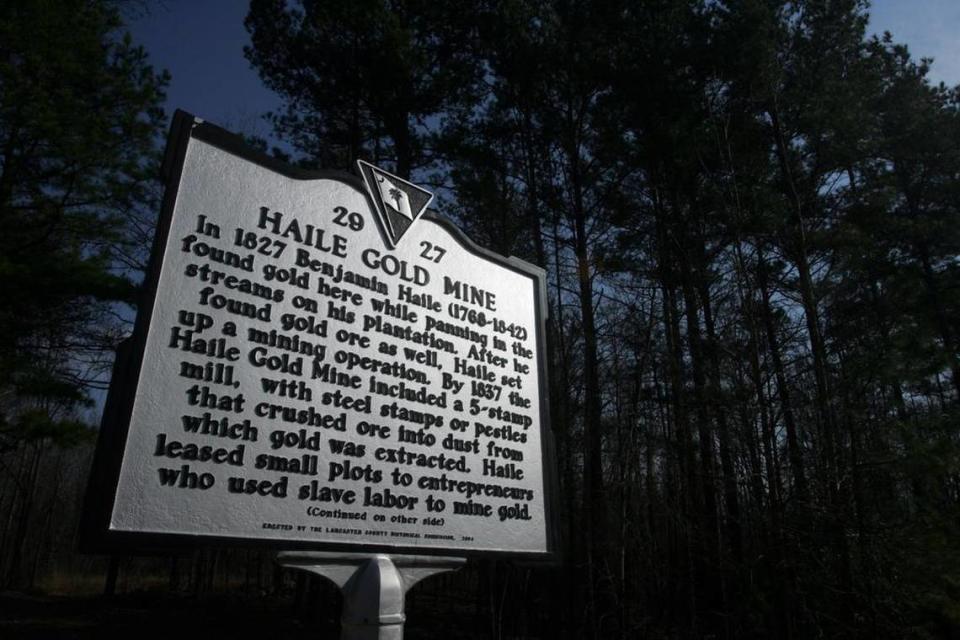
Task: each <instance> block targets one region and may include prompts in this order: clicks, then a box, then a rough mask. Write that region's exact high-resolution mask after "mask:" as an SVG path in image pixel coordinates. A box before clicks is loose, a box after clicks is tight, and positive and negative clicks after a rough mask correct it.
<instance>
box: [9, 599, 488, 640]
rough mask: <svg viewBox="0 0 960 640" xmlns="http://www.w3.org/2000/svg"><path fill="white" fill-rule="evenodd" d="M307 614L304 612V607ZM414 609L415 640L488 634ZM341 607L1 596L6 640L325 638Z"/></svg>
mask: <svg viewBox="0 0 960 640" xmlns="http://www.w3.org/2000/svg"><path fill="white" fill-rule="evenodd" d="M301 609H302V607H301ZM417 609H418V610H419V611H421V613H416V614H413V613H411V612H408V621H407V625H406V629H405V638H407V640H417V639H418V638H422V639H427V638H463V639H464V640H467V639H472V638H478V637H481V636H477V635H474V634H473V633H470V632H469V631H468V630H467V629H469V626H468V627H467V629H463V630H459V629H456V628H453V627H459V626H460V625H453V626H451V624H450V620H445V619H444V618H445V616H441V615H438V614H432V613H429V612H427V613H423V612H422V611H424V610H428V608H427V607H422V606H418V607H417ZM338 616H339V613H338V611H337V610H336V605H334V606H325V607H320V608H319V609H318V610H317V611H316V612H306V613H304V612H303V611H299V612H298V611H297V607H296V606H295V605H294V603H293V601H292V599H291V600H278V599H271V598H267V597H264V598H250V597H240V596H231V595H220V596H204V597H202V598H197V597H190V596H179V595H167V594H157V593H151V592H141V593H129V594H122V595H118V596H114V597H109V598H108V597H103V596H98V597H89V596H87V597H68V596H48V595H28V594H22V593H14V592H4V593H0V638H2V639H3V640H92V639H97V640H100V639H113V638H117V639H118V640H119V639H120V638H123V640H129V639H130V638H136V639H137V640H143V639H150V638H164V640H170V639H172V638H175V639H176V640H191V639H193V638H197V639H198V640H199V639H201V638H202V639H203V640H220V639H223V640H227V639H229V640H245V639H251V640H254V639H256V640H288V639H290V640H293V639H296V640H306V639H308V638H309V639H310V640H323V639H327V638H329V639H331V640H332V639H334V638H337V637H339V625H338V623H337V618H338Z"/></svg>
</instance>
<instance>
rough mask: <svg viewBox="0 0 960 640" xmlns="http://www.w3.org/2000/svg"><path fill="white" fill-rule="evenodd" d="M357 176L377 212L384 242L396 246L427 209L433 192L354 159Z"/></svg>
mask: <svg viewBox="0 0 960 640" xmlns="http://www.w3.org/2000/svg"><path fill="white" fill-rule="evenodd" d="M357 165H358V166H359V168H360V175H361V176H362V177H363V180H364V182H365V183H366V185H367V191H368V192H369V193H370V197H371V199H372V200H373V203H374V205H375V210H376V212H377V214H379V217H380V222H381V226H382V228H383V230H384V232H385V236H386V239H387V243H388V244H389V245H390V246H396V244H397V242H398V241H399V240H400V238H401V237H402V236H403V235H404V234H405V233H406V232H407V230H408V229H410V227H411V225H413V223H414V222H415V221H416V220H417V218H419V217H420V215H421V214H423V212H424V211H426V209H427V205H429V204H430V201H431V200H433V194H432V193H430V192H429V191H427V190H426V189H424V188H422V187H419V186H417V185H415V184H413V183H412V182H409V181H407V180H404V179H403V178H401V177H399V176H395V175H393V174H391V173H387V172H386V171H384V170H382V169H380V168H378V167H375V166H373V165H372V164H370V163H369V162H364V161H363V160H358V161H357Z"/></svg>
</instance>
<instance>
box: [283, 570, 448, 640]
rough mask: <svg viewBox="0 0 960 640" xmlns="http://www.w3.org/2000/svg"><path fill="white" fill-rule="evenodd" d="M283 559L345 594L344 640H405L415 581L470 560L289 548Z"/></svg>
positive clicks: (342, 621)
mask: <svg viewBox="0 0 960 640" xmlns="http://www.w3.org/2000/svg"><path fill="white" fill-rule="evenodd" d="M277 562H279V563H280V564H281V565H282V566H284V567H287V568H290V569H298V570H300V571H306V572H308V573H313V574H315V575H318V576H321V577H324V578H326V579H327V580H329V581H331V582H333V583H334V584H335V585H337V587H338V588H339V589H340V592H341V593H342V594H343V614H342V615H341V617H340V625H341V628H342V633H341V636H340V637H341V638H342V640H402V638H403V623H404V622H405V621H406V616H405V614H404V602H405V600H406V593H407V591H409V590H410V588H411V587H413V585H415V584H417V583H418V582H420V581H421V580H423V579H424V578H428V577H430V576H432V575H436V574H438V573H443V572H444V571H455V570H457V569H459V568H460V567H462V566H463V565H464V563H466V558H448V557H444V556H406V555H396V556H392V555H386V554H366V553H356V554H344V553H325V552H296V551H293V552H284V553H280V554H279V555H278V556H277Z"/></svg>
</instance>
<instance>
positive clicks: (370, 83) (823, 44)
mask: <svg viewBox="0 0 960 640" xmlns="http://www.w3.org/2000/svg"><path fill="white" fill-rule="evenodd" d="M123 11H124V7H123V3H114V2H110V1H108V0H63V1H61V2H52V1H50V0H30V1H27V2H11V3H5V4H0V300H2V303H0V335H2V336H3V338H2V340H0V591H3V590H22V591H31V592H32V591H47V592H56V593H70V592H74V591H80V590H84V589H86V590H87V591H90V590H92V591H94V592H97V591H98V590H102V589H103V584H104V581H105V579H106V581H107V585H108V588H110V589H111V590H113V589H116V588H117V584H116V583H117V575H118V573H119V574H120V578H119V580H120V588H121V589H122V588H123V587H124V585H125V584H128V585H130V588H133V587H134V586H136V587H137V588H142V589H147V588H150V589H158V590H166V591H169V592H178V593H189V594H192V596H194V597H201V596H204V595H209V594H211V593H216V592H221V593H223V592H229V591H237V592H243V593H246V594H254V595H255V594H265V593H269V594H276V593H293V592H295V594H296V596H295V597H296V598H297V600H298V601H303V600H307V599H310V598H313V599H314V600H324V601H325V602H327V601H331V602H332V601H333V600H335V598H334V595H333V592H332V589H331V588H328V587H325V586H322V585H315V584H310V583H308V582H307V581H305V580H304V579H303V578H302V577H300V578H296V577H295V576H292V575H287V574H285V573H283V572H281V571H279V569H277V568H276V567H275V566H274V565H273V563H272V556H271V554H268V553H264V552H259V551H258V552H254V551H245V550H236V549H220V548H204V549H200V550H196V551H193V552H191V553H185V554H179V555H176V556H172V557H167V556H151V557H148V558H132V557H122V558H116V557H115V558H113V559H112V560H109V561H108V559H107V558H104V557H93V556H86V555H81V554H79V553H78V552H77V543H76V536H77V528H78V522H79V517H80V512H81V507H82V502H83V493H84V491H85V489H86V477H87V473H88V471H89V466H90V461H91V457H92V451H93V443H94V442H95V440H96V431H97V429H98V428H99V424H98V421H99V416H98V415H96V413H97V411H96V406H98V405H97V399H98V398H101V399H102V396H103V393H104V389H105V388H106V387H107V385H108V383H109V377H110V367H111V363H112V360H113V353H114V349H115V348H116V346H117V344H118V342H119V340H120V339H121V338H122V337H123V336H124V335H125V334H126V333H127V332H129V330H130V322H131V319H132V317H133V313H132V311H131V309H132V308H133V307H134V306H135V304H136V299H137V294H138V283H139V282H140V280H141V279H142V277H143V269H144V265H145V263H146V260H147V257H148V255H149V250H150V240H151V237H152V231H153V225H154V222H155V220H156V217H157V215H158V212H159V198H160V196H161V195H162V185H161V182H160V178H159V163H160V156H161V152H162V149H163V140H164V137H165V135H166V127H167V125H168V118H169V116H170V114H169V113H164V112H163V109H162V106H161V105H162V104H163V97H164V88H165V86H166V84H167V83H168V81H169V76H168V75H167V74H166V73H165V72H162V71H158V70H156V69H154V68H153V67H152V66H151V65H150V61H149V59H148V57H147V55H146V53H145V51H144V50H143V49H142V48H141V47H139V46H137V44H136V43H134V42H132V41H131V39H130V37H129V36H128V35H125V28H124V26H123V15H124V13H123ZM868 19H869V3H868V2H866V0H793V1H788V0H632V1H627V0H609V1H603V2H601V1H597V0H540V1H535V0H502V1H478V2H473V3H437V2H430V1H428V0H355V1H353V2H336V1H327V0H299V1H297V2H294V1H287V0H252V1H251V2H250V6H249V11H248V14H247V18H246V22H245V26H246V29H247V31H248V33H249V36H250V44H249V46H248V47H247V48H246V49H245V51H244V55H245V56H246V59H247V61H248V62H249V64H250V65H252V67H253V68H254V69H255V70H256V71H257V73H258V74H259V76H260V77H261V79H262V81H263V83H264V84H265V86H267V87H268V88H269V89H271V90H272V91H274V92H275V93H276V94H277V95H278V96H279V97H280V98H281V99H282V101H283V105H284V106H283V108H282V109H279V110H278V111H276V112H273V113H269V114H265V116H264V117H265V118H266V120H267V122H268V123H269V126H270V128H271V131H272V136H273V137H272V138H271V139H269V140H268V139H263V138H256V137H252V136H250V137H249V139H248V142H249V143H250V144H251V145H254V146H257V147H259V148H260V149H262V150H264V151H268V152H269V153H272V154H273V155H275V156H276V157H278V158H280V159H282V160H285V161H287V162H290V163H293V164H296V165H298V166H301V167H304V168H313V169H337V170H345V171H349V170H351V168H352V167H354V166H355V165H356V160H357V159H363V160H367V161H370V162H372V163H374V164H377V165H379V166H383V167H385V168H388V169H389V170H391V171H393V172H395V173H396V174H397V175H399V176H401V177H405V178H409V179H411V180H413V181H414V182H417V183H418V184H423V185H425V186H427V187H429V188H431V189H432V190H434V191H436V193H437V195H438V200H437V201H435V203H434V205H433V208H434V209H435V210H436V211H437V212H438V213H440V214H441V215H443V216H446V217H448V218H450V219H451V220H453V221H455V222H456V224H457V225H459V226H460V227H461V228H462V229H464V230H465V231H466V233H467V234H468V235H469V236H470V237H471V238H472V239H473V240H474V241H475V242H477V243H478V244H480V245H481V246H484V247H487V248H489V249H491V250H494V251H497V252H499V253H502V254H504V255H515V256H519V257H521V258H523V259H525V260H528V261H530V262H532V263H534V264H537V265H539V266H541V267H543V268H544V269H546V270H547V273H548V279H549V306H550V310H549V311H550V315H549V319H548V323H547V329H548V335H547V344H548V356H549V383H550V403H551V406H550V415H551V416H552V417H553V421H552V424H550V425H549V428H550V429H552V432H553V436H554V438H555V439H556V442H557V451H558V456H557V458H558V467H559V477H560V486H561V491H560V496H561V499H560V501H561V506H562V510H561V527H562V530H563V531H562V533H563V542H562V549H561V554H560V556H561V557H560V562H559V564H557V565H551V566H538V565H534V564H530V563H523V562H520V561H507V560H478V561H473V562H471V564H470V565H469V566H468V567H467V568H466V569H464V570H462V571H460V572H458V573H457V574H451V575H450V576H448V577H444V578H442V579H438V580H442V584H441V586H440V587H437V586H431V585H430V583H429V581H428V582H427V583H425V584H424V586H422V587H418V589H423V590H424V595H423V596H422V597H421V596H417V595H416V592H414V593H412V594H411V604H410V611H409V616H410V617H411V619H412V618H413V617H415V616H416V615H417V611H425V610H428V609H430V610H432V611H433V614H432V615H433V616H434V617H435V618H436V620H438V622H437V628H438V629H446V635H442V636H441V635H434V636H430V635H424V636H422V637H490V638H520V637H524V638H528V637H529V638H534V637H566V638H600V637H604V638H651V639H660V638H663V639H667V638H671V639H674V638H675V639H681V638H683V639H687V638H690V639H693V638H704V639H706V638H795V639H801V638H875V639H878V640H879V639H885V638H889V639H898V638H917V639H928V638H956V637H960V547H958V546H957V544H956V541H957V540H958V539H960V538H958V536H960V261H958V258H960V88H958V87H949V86H945V85H943V84H939V85H937V84H934V83H932V82H931V81H930V80H929V78H928V72H929V69H930V65H931V61H930V60H926V59H916V58H915V57H913V56H912V55H911V53H910V51H909V50H908V49H907V47H906V46H904V45H902V44H899V43H898V42H897V41H896V40H895V38H894V37H893V36H891V35H890V34H886V35H884V36H881V37H875V36H868V35H867V22H868ZM197 115H199V116H201V117H202V116H203V114H197ZM241 133H242V132H241ZM951 541H953V542H951ZM111 577H112V580H111V579H110V578H111ZM418 598H421V599H419V600H418ZM441 601H442V602H445V603H446V604H442V605H441V604H438V603H441ZM334 605H335V602H334V604H329V603H328V604H326V605H322V606H334ZM316 606H321V605H316ZM439 611H445V612H447V615H446V617H442V616H441V615H440V614H439V613H437V612H439ZM331 615H332V616H333V617H334V618H335V617H336V615H337V614H336V613H335V612H334V613H332V614H331ZM437 633H439V632H437ZM471 634H475V635H471ZM417 637H421V636H417Z"/></svg>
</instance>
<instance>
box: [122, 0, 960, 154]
mask: <svg viewBox="0 0 960 640" xmlns="http://www.w3.org/2000/svg"><path fill="white" fill-rule="evenodd" d="M344 1H345V2H348V1H349V0H344ZM136 11H137V13H132V14H129V15H128V16H127V19H128V23H129V26H130V29H131V32H132V34H133V37H134V40H135V41H136V42H139V43H140V44H143V45H144V46H145V47H146V49H147V51H149V52H150V56H151V60H152V62H153V64H154V66H155V67H158V68H165V69H168V70H169V71H170V73H171V74H172V75H173V80H172V81H171V84H170V88H169V91H168V96H167V110H168V111H169V112H170V113H173V110H174V109H176V108H180V109H184V110H186V111H190V112H191V113H193V114H194V115H196V116H199V117H201V118H204V119H206V120H210V121H211V122H214V123H216V124H218V125H220V126H222V127H224V128H226V129H229V130H231V131H236V132H238V133H245V134H256V135H261V136H263V137H268V136H269V134H270V129H269V126H268V125H267V124H266V123H264V122H263V120H262V118H261V117H260V116H261V114H263V113H264V112H266V111H269V110H270V109H274V108H276V107H277V106H279V101H278V99H277V98H276V97H275V96H274V95H273V94H272V93H271V92H270V91H268V90H267V89H265V88H264V87H263V85H262V84H261V83H260V79H259V78H258V76H257V74H256V73H255V72H254V71H253V70H252V69H250V66H249V64H248V63H247V61H246V59H245V58H244V57H243V46H244V45H245V44H247V42H248V38H247V32H246V30H245V29H244V27H243V19H244V17H245V16H246V13H247V3H246V2H244V1H243V0H202V1H199V2H197V1H195V0H163V1H161V2H158V3H150V4H148V5H146V8H145V9H141V10H136ZM871 14H872V18H871V23H870V31H871V32H874V33H880V32H883V31H890V32H891V33H893V35H894V38H895V39H896V40H897V41H898V42H905V43H906V44H907V45H909V47H910V50H911V52H912V54H913V56H914V57H915V58H918V59H919V58H920V57H923V56H929V57H933V58H935V62H934V65H933V68H932V71H931V74H930V77H931V79H932V80H933V81H934V82H940V81H943V82H946V83H947V84H949V85H955V84H960V0H874V2H873V9H872V11H871Z"/></svg>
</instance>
